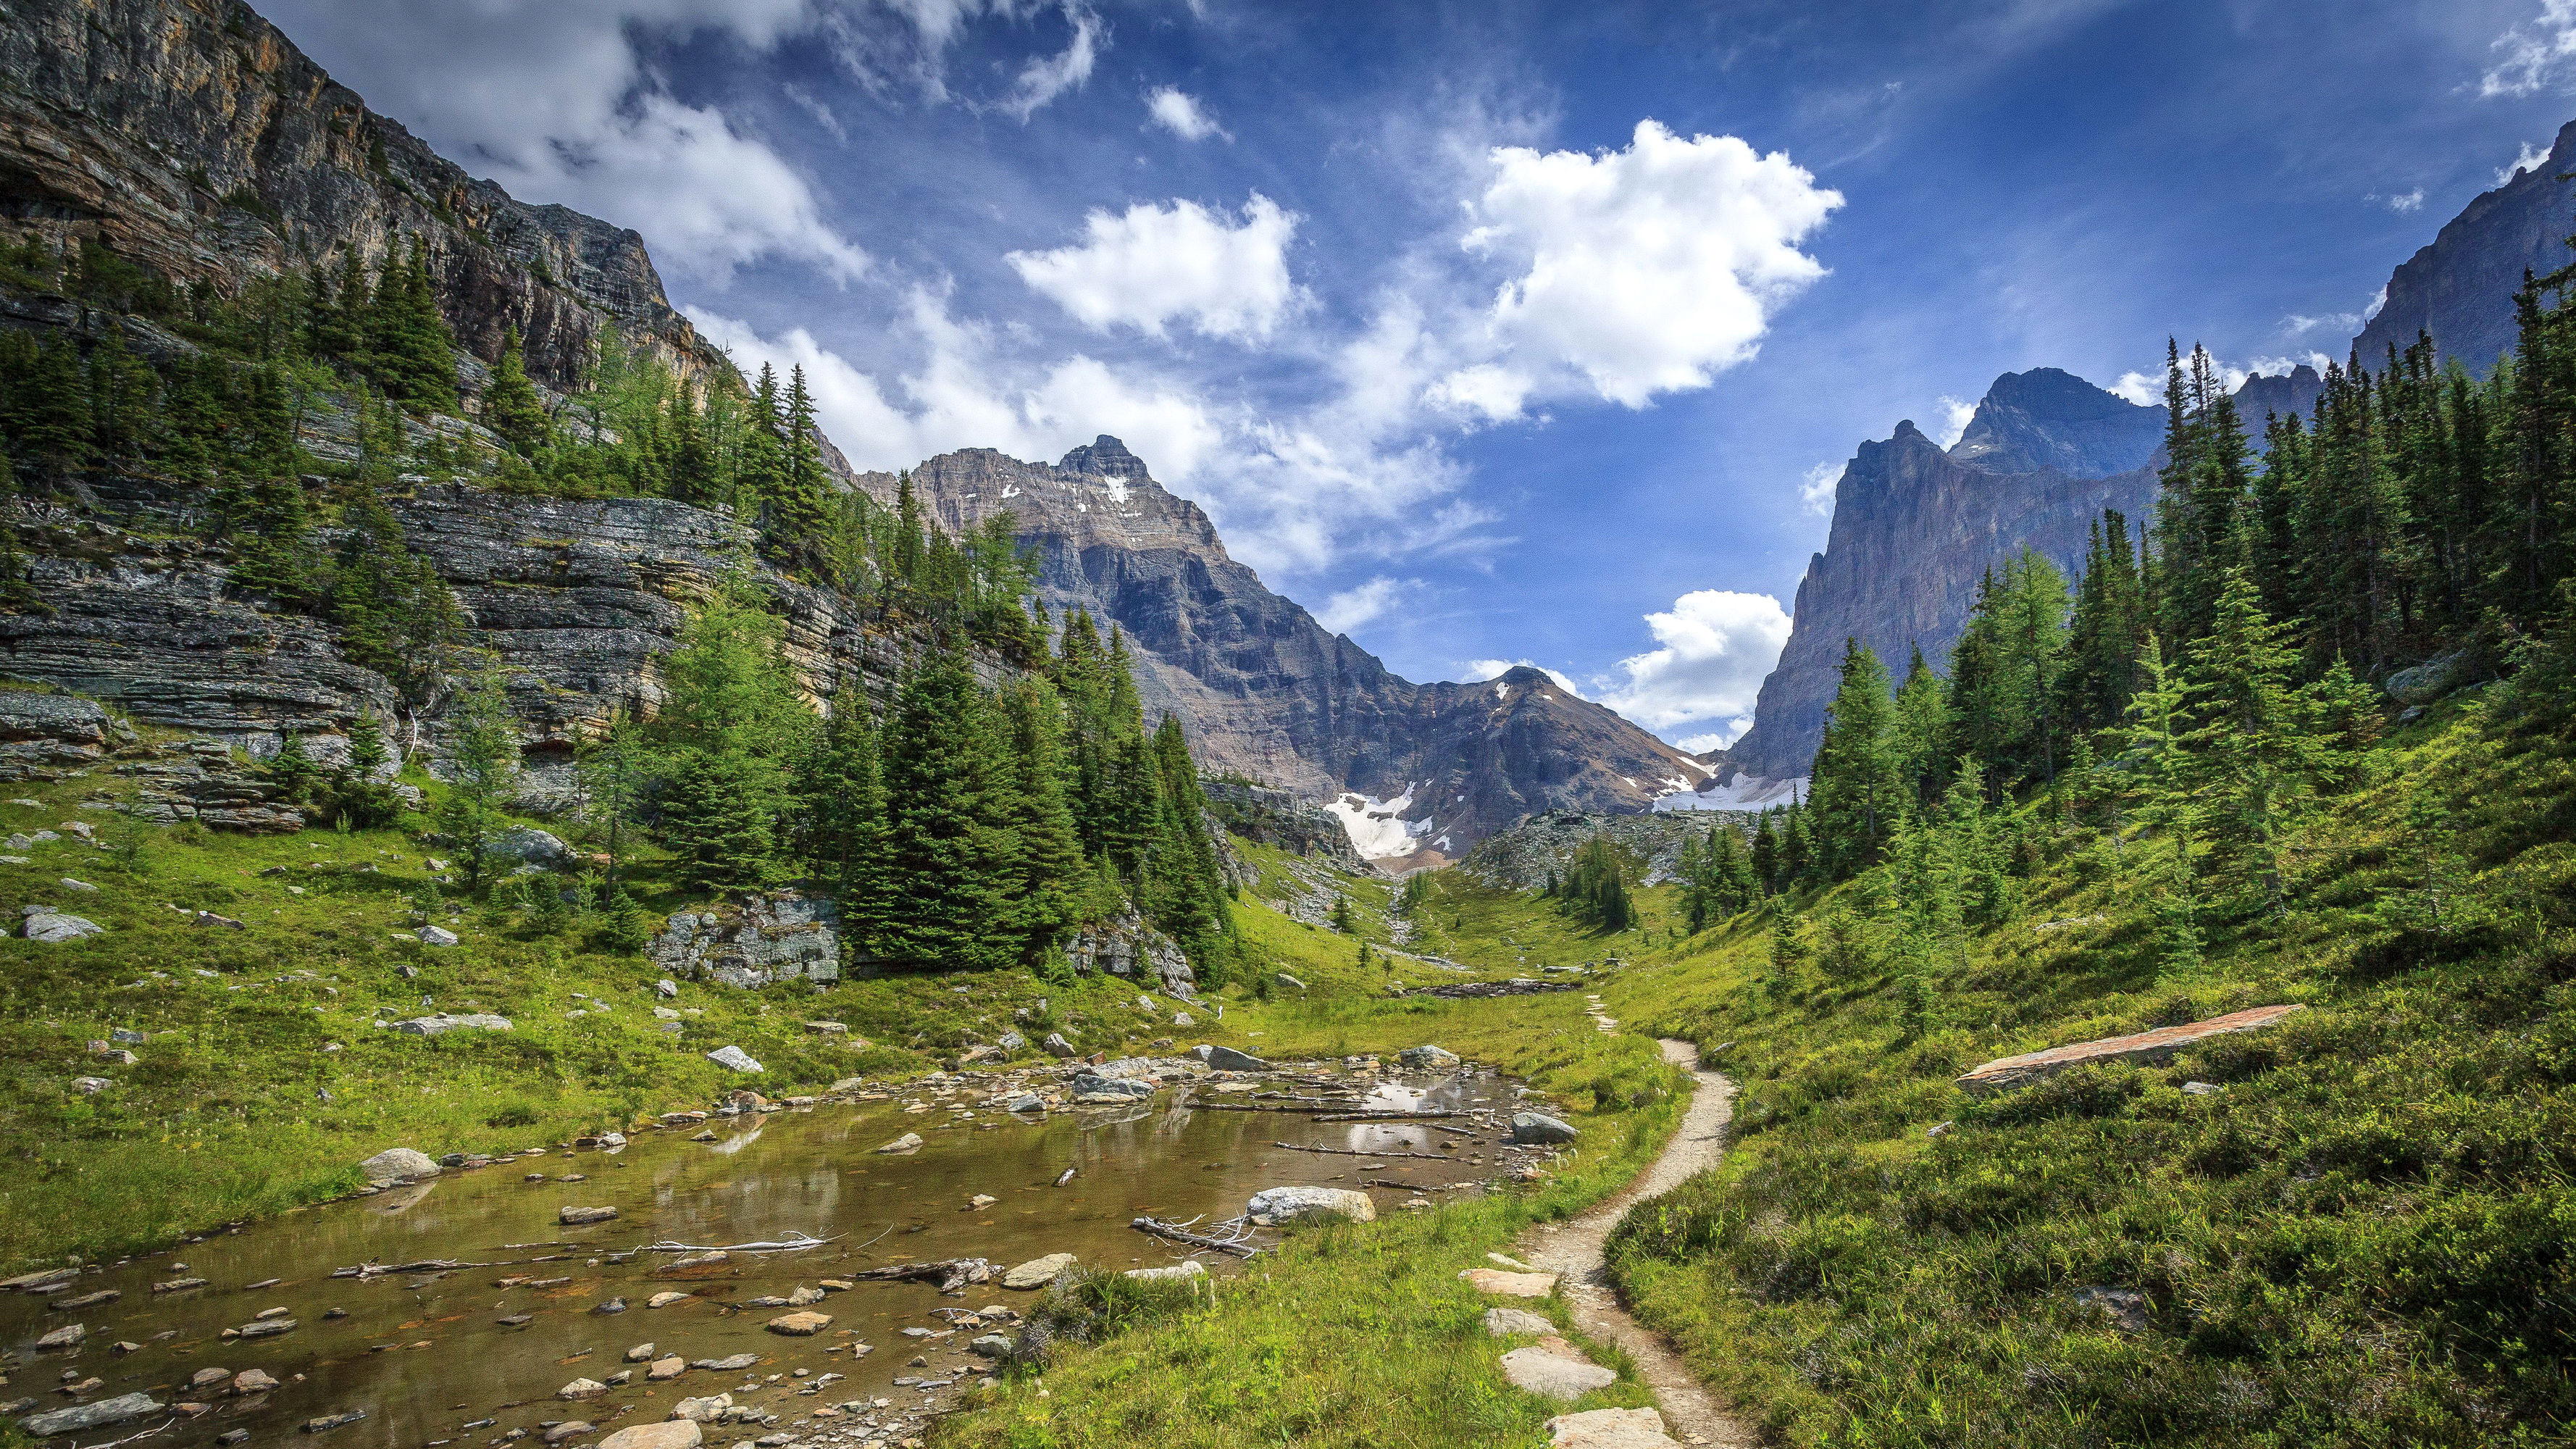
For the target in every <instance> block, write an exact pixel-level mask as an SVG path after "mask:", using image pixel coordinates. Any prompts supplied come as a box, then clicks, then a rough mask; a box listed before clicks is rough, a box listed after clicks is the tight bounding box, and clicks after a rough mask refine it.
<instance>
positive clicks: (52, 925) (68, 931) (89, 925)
mask: <svg viewBox="0 0 2576 1449" xmlns="http://www.w3.org/2000/svg"><path fill="white" fill-rule="evenodd" d="M25 914H26V918H27V925H26V935H27V939H28V940H30V941H51V942H56V943H59V942H63V941H77V940H80V939H81V938H82V937H85V936H95V935H99V934H101V933H102V932H104V931H105V930H106V929H107V928H106V927H105V926H102V925H100V924H99V923H98V922H96V921H92V920H87V919H84V918H82V917H80V916H69V915H65V914H63V913H62V912H60V911H57V910H54V909H52V908H51V907H49V906H29V907H27V908H26V912H25Z"/></svg>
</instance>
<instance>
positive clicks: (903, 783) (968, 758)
mask: <svg viewBox="0 0 2576 1449" xmlns="http://www.w3.org/2000/svg"><path fill="white" fill-rule="evenodd" d="M990 715H991V707H990V705H989V704H988V703H987V702H986V700H985V699H984V696H983V692H982V691H981V690H980V689H979V688H978V687H977V686H976V683H975V677H974V675H973V674H972V673H970V672H969V671H968V670H967V668H966V662H965V659H964V657H963V656H962V655H960V654H959V653H958V652H957V651H956V650H955V649H954V648H953V647H950V646H940V647H937V648H934V649H933V650H931V651H930V652H929V653H928V654H927V655H926V656H925V657H924V658H923V660H922V661H921V663H920V665H919V666H918V667H917V668H916V669H915V670H914V672H913V674H912V677H911V678H909V679H907V680H906V681H905V682H904V686H903V690H902V692H901V693H900V694H899V695H898V696H897V698H896V701H895V706H894V709H893V711H892V713H891V714H890V716H889V717H888V719H887V721H886V729H885V790H886V826H885V851H884V864H883V871H884V893H883V896H882V897H881V904H880V906H879V910H880V912H881V920H882V924H881V926H880V927H879V936H878V948H879V950H881V951H883V952H884V953H886V954H888V955H891V956H897V957H902V958H907V959H912V960H919V961H935V962H943V963H947V964H953V965H1002V964H1006V962H1007V959H1008V958H1007V954H1006V953H996V952H995V951H994V949H993V947H994V945H995V939H996V937H995V933H994V932H993V930H992V929H991V927H992V923H993V922H994V920H995V919H996V918H997V917H998V916H999V915H1000V913H1001V911H1002V907H1003V904H1004V901H1005V899H1006V892H1007V891H1008V889H1009V881H1008V879H1007V875H1008V869H1009V865H1010V856H1011V852H1010V850H1009V848H1008V845H1009V843H1008V842H1007V841H1003V840H998V839H996V838H995V834H996V832H995V830H994V826H993V824H992V823H991V815H992V813H993V810H992V804H991V800H990V796H991V795H992V793H993V791H994V789H995V788H996V776H997V774H998V773H999V770H998V761H997V760H996V758H995V756H996V753H997V752H996V750H995V748H994V738H993V736H994V730H993V727H992V723H991V719H990ZM997 955H1000V956H1001V957H1002V959H995V958H996V956H997Z"/></svg>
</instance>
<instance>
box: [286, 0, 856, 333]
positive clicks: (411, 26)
mask: <svg viewBox="0 0 2576 1449" xmlns="http://www.w3.org/2000/svg"><path fill="white" fill-rule="evenodd" d="M261 8H262V10H263V12H264V13H266V14H268V15H269V16H270V17H271V18H272V19H274V20H276V21H277V22H278V24H279V25H280V26H282V27H283V28H284V29H285V30H286V31H287V32H288V33H289V34H292V35H294V36H295V37H296V38H297V40H298V42H299V43H301V44H304V45H306V46H308V47H309V48H310V49H311V50H312V52H313V53H314V54H315V55H316V56H317V57H318V58H320V59H322V60H323V61H324V62H325V63H326V64H327V65H329V66H330V67H331V69H332V70H333V72H334V73H335V74H336V75H337V76H338V77H339V78H340V79H341V80H343V81H345V82H347V83H348V84H350V85H352V86H354V87H356V88H357V89H358V90H359V91H360V92H362V93H363V94H364V95H365V96H366V97H367V99H368V100H369V102H370V103H372V104H373V105H375V106H376V107H377V109H379V110H382V111H384V112H385V113H387V114H389V115H392V116H395V117H398V118H400V119H401V120H402V121H404V122H405V123H406V124H407V125H409V126H411V127H412V128H413V129H414V130H416V131H419V132H421V133H422V134H423V135H425V136H426V137H427V138H429V139H430V140H431V141H432V142H433V144H435V145H437V146H438V147H439V149H440V150H442V151H443V152H445V153H447V154H449V155H452V156H455V157H456V158H458V159H459V160H460V161H461V162H462V163H463V164H464V165H465V167H466V169H468V170H470V171H474V172H477V173H480V174H482V175H486V176H489V177H490V178H491V179H493V180H495V181H498V182H499V183H501V184H502V185H503V186H504V187H506V188H508V189H509V190H510V192H511V193H512V194H513V195H516V196H520V197H523V198H526V199H528V200H532V201H551V202H561V203H563V204H564V205H567V206H572V207H575V208H578V209H580V210H583V211H587V212H591V213H593V214H595V215H598V216H602V217H605V218H607V219H609V220H611V221H614V222H616V223H618V224H619V225H621V226H631V227H634V228H635V229H636V230H638V231H640V232H642V233H644V236H645V239H646V240H647V241H648V242H649V243H651V245H652V248H653V256H654V260H655V261H656V262H658V263H660V264H662V265H664V266H666V267H669V268H671V269H673V270H675V271H678V272H681V273H684V274H688V275H692V276H697V277H703V278H706V279H709V280H711V281H715V282H718V283H721V282H723V281H724V280H725V279H726V278H728V277H729V276H731V274H732V272H733V270H734V268H736V267H738V266H742V265H744V264H746V263H750V262H754V261H762V260H767V259H772V258H778V259H784V260H788V261H796V262H804V263H809V264H811V265H814V266H816V267H819V268H820V269H822V270H823V271H824V272H825V273H826V274H827V275H829V276H831V277H833V278H835V279H836V280H847V279H849V278H852V277H855V276H857V275H858V274H859V273H861V272H863V271H864V270H866V268H867V265H868V259H867V257H866V255H865V254H864V253H862V252H861V251H860V250H859V248H858V247H856V246H854V245H852V244H851V243H850V242H849V241H848V239H846V238H844V237H843V236H842V235H841V234H840V232H839V231H838V229H836V228H835V227H834V226H833V225H832V223H831V222H830V221H829V220H828V219H827V218H826V216H825V212H824V207H823V204H822V202H821V200H820V199H819V198H818V197H817V196H816V194H815V192H814V189H813V186H812V185H811V184H810V183H809V182H808V181H807V179H806V178H805V177H804V176H803V175H802V174H801V173H799V172H798V171H797V170H796V169H795V168H794V167H793V166H790V165H789V164H788V163H787V162H786V161H785V159H783V158H782V157H780V156H779V154H778V153H777V152H776V151H774V150H772V149H771V148H770V147H769V146H768V145H767V144H766V143H765V142H763V141H761V140H760V139H759V138H758V137H756V136H754V135H751V134H748V133H746V132H745V131H744V130H742V129H741V128H740V127H739V126H737V125H736V124H735V123H734V122H733V120H732V119H731V118H729V117H727V116H726V115H724V114H723V113H722V112H720V111H718V110H715V109H712V108H708V107H700V106H691V105H687V104H684V103H682V102H681V101H679V100H677V99H675V98H674V97H673V96H671V95H670V94H669V93H668V92H667V91H665V90H664V89H663V88H662V87H661V85H660V83H659V81H658V80H657V79H655V78H654V77H653V76H651V75H650V74H649V73H648V72H647V71H646V69H645V67H644V65H643V63H642V61H641V60H640V59H639V57H638V54H637V49H636V41H635V39H634V37H636V36H638V35H639V34H659V35H661V36H665V37H677V36H688V35H693V34H699V33H707V32H712V33H715V34H718V35H722V36H725V37H727V38H730V39H731V40H733V41H735V42H737V43H739V44H741V45H743V46H746V47H748V48H751V49H753V50H768V49H771V48H773V47H775V46H776V45H778V44H779V43H780V42H781V41H782V40H784V39H785V38H787V37H788V36H790V35H794V34H799V33H802V32H804V31H806V30H808V29H810V28H811V26H812V24H813V23H814V16H813V13H812V12H811V11H810V9H809V7H808V3H807V0H485V3H480V4H476V5H473V6H432V5H393V6H372V5H369V6H358V5H339V4H333V3H328V0H277V3H272V4H265V5H263V6H262V7H261Z"/></svg>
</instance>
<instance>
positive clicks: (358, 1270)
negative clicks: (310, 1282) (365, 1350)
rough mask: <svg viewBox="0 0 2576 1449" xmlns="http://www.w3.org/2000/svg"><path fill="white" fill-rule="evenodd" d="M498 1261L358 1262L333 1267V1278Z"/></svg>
mask: <svg viewBox="0 0 2576 1449" xmlns="http://www.w3.org/2000/svg"><path fill="white" fill-rule="evenodd" d="M501 1266H503V1265H502V1264H499V1263H468V1262H466V1261H465V1260H464V1259H462V1258H423V1259H421V1260H420V1261H418V1262H416V1263H359V1264H357V1265H355V1266H353V1267H348V1268H334V1269H332V1270H331V1276H332V1277H334V1278H357V1279H360V1280H364V1279H368V1278H381V1277H383V1276H385V1275H386V1274H388V1273H447V1272H453V1271H455V1270H456V1269H458V1268H498V1267H501Z"/></svg>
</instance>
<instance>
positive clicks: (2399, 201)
mask: <svg viewBox="0 0 2576 1449" xmlns="http://www.w3.org/2000/svg"><path fill="white" fill-rule="evenodd" d="M2362 200H2364V201H2376V202H2378V203H2379V204H2380V205H2382V206H2385V207H2387V208H2388V209H2389V210H2390V211H2394V212H2400V213H2403V212H2409V211H2421V210H2423V209H2424V188H2423V187H2421V186H2418V187H2416V188H2415V189H2414V190H2412V191H2400V192H2395V193H2392V194H2389V195H2382V194H2380V193H2379V192H2376V191H2374V192H2372V193H2370V194H2369V195H2368V196H2365V197H2363V198H2362Z"/></svg>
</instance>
